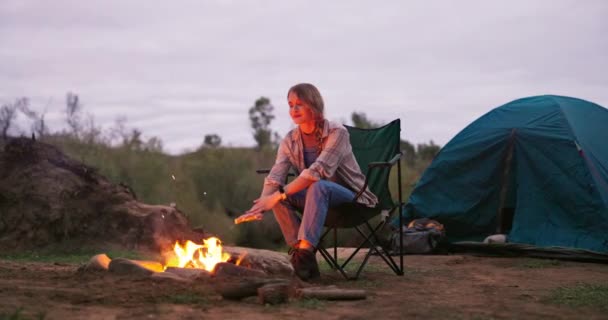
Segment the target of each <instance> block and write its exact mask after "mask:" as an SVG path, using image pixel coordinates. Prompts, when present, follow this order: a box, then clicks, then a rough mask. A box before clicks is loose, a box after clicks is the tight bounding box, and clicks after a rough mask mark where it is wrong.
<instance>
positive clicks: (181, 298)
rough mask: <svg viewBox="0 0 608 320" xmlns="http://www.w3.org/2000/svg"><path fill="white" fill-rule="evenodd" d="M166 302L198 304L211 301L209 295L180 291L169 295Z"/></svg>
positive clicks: (205, 303)
mask: <svg viewBox="0 0 608 320" xmlns="http://www.w3.org/2000/svg"><path fill="white" fill-rule="evenodd" d="M164 300H165V301H166V302H169V303H175V304H196V305H203V306H205V305H207V303H208V302H209V301H208V299H207V297H204V296H201V295H199V294H195V293H179V294H174V295H168V296H166V297H165V299H164Z"/></svg>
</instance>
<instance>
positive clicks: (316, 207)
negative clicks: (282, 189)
mask: <svg viewBox="0 0 608 320" xmlns="http://www.w3.org/2000/svg"><path fill="white" fill-rule="evenodd" d="M354 198H355V193H354V192H353V191H351V190H349V189H347V188H345V187H343V186H341V185H339V184H337V183H335V182H331V181H326V180H319V181H317V182H314V183H313V184H311V185H310V186H309V187H308V188H307V189H304V190H302V191H300V192H298V193H295V194H292V195H290V196H288V197H287V199H285V200H284V201H279V203H277V204H276V205H275V206H274V208H272V211H273V212H274V216H275V218H276V219H277V222H278V223H279V226H280V227H281V231H282V232H283V236H284V237H285V242H286V243H287V244H288V245H290V246H293V245H295V244H296V243H297V242H298V241H299V240H306V241H308V242H310V243H311V244H312V245H313V246H315V247H316V246H317V245H318V244H319V238H320V237H321V231H322V230H323V224H324V223H325V217H326V216H327V209H329V208H332V207H335V206H337V205H340V204H342V203H346V202H352V201H353V199H354ZM296 210H300V211H301V212H302V219H300V217H299V215H298V214H297V213H296Z"/></svg>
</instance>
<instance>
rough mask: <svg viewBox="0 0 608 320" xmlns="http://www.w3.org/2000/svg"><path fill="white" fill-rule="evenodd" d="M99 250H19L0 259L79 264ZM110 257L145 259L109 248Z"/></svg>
mask: <svg viewBox="0 0 608 320" xmlns="http://www.w3.org/2000/svg"><path fill="white" fill-rule="evenodd" d="M99 253H101V251H99V250H98V251H92V250H90V251H89V250H84V251H76V252H65V251H49V250H41V251H36V250H26V251H21V252H12V253H0V259H4V260H12V261H27V262H46V263H68V264H80V263H85V262H87V261H89V259H91V257H93V256H94V255H96V254H99ZM105 253H106V254H107V255H108V256H109V257H110V258H111V259H113V258H127V259H133V260H145V259H146V256H145V255H143V254H141V253H138V252H135V251H120V250H110V251H106V252H105Z"/></svg>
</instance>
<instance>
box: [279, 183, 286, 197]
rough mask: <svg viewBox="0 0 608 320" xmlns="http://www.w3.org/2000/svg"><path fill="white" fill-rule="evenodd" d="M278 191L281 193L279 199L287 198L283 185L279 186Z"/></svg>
mask: <svg viewBox="0 0 608 320" xmlns="http://www.w3.org/2000/svg"><path fill="white" fill-rule="evenodd" d="M279 193H280V194H281V200H285V199H287V194H286V193H285V189H283V186H279Z"/></svg>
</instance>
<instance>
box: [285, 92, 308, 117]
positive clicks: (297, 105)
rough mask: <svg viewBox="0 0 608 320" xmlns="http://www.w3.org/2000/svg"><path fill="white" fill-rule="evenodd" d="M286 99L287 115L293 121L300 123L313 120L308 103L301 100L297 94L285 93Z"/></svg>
mask: <svg viewBox="0 0 608 320" xmlns="http://www.w3.org/2000/svg"><path fill="white" fill-rule="evenodd" d="M287 101H288V102H289V115H290V116H291V119H292V120H293V123H295V124H297V125H300V124H302V123H306V122H311V121H314V119H315V117H314V113H313V112H312V109H311V108H310V106H309V105H308V104H306V103H305V102H304V101H301V100H300V99H299V98H298V96H297V95H296V94H295V93H293V92H290V93H289V94H288V95H287Z"/></svg>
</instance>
